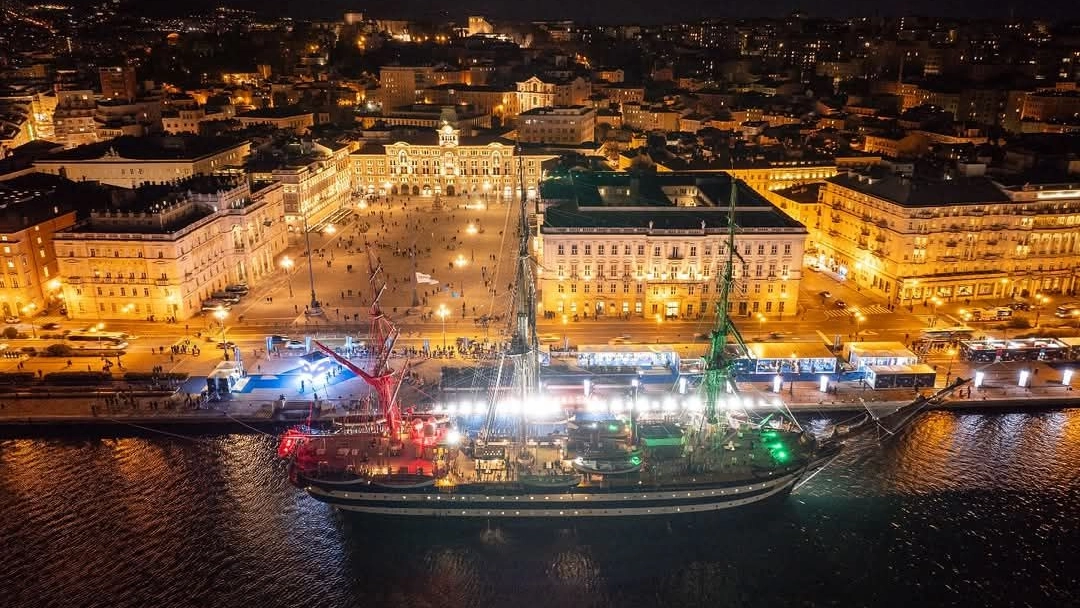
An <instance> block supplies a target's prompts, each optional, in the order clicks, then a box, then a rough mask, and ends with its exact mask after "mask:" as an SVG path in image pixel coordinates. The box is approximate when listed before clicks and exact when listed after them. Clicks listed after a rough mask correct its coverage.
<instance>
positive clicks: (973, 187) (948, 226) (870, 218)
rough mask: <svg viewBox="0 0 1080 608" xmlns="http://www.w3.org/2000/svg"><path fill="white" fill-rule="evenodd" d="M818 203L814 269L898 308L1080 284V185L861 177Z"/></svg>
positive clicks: (842, 181)
mask: <svg viewBox="0 0 1080 608" xmlns="http://www.w3.org/2000/svg"><path fill="white" fill-rule="evenodd" d="M818 206H819V207H820V214H818V215H817V217H818V221H819V225H817V226H814V230H813V235H814V237H815V242H813V243H812V245H811V246H812V247H814V248H815V249H816V250H817V251H816V255H815V256H812V257H816V263H819V264H821V265H823V266H827V267H830V268H832V269H833V270H835V271H837V272H838V273H840V274H841V275H843V276H845V277H847V279H848V280H851V281H854V282H855V283H857V284H858V285H860V286H861V287H862V288H863V289H869V290H871V291H873V292H874V293H876V294H878V295H880V296H883V297H885V298H887V299H888V300H890V301H892V302H894V303H897V304H900V305H908V304H912V303H922V302H924V301H926V300H930V299H931V298H935V297H936V298H940V299H941V300H945V301H948V300H960V301H963V300H968V299H972V300H974V299H990V298H1009V297H1014V296H1031V295H1035V294H1038V293H1074V292H1076V291H1077V289H1078V288H1080V183H1074V184H1039V185H1035V184H1024V185H1022V186H1009V185H1003V184H1001V183H997V182H994V181H992V180H990V179H987V178H985V177H975V178H966V179H954V180H945V181H934V182H930V181H923V180H913V179H911V178H906V177H899V176H895V175H883V174H870V173H863V174H855V173H853V174H846V175H838V176H836V177H833V178H830V179H828V180H826V181H825V183H824V184H823V185H822V186H821V187H820V189H819V195H818Z"/></svg>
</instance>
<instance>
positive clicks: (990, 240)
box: [984, 239, 998, 245]
mask: <svg viewBox="0 0 1080 608" xmlns="http://www.w3.org/2000/svg"><path fill="white" fill-rule="evenodd" d="M984 243H985V244H987V245H997V244H998V240H997V239H989V240H987V241H984Z"/></svg>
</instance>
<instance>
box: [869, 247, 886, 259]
mask: <svg viewBox="0 0 1080 608" xmlns="http://www.w3.org/2000/svg"><path fill="white" fill-rule="evenodd" d="M870 253H872V254H874V257H876V258H878V259H881V260H884V259H886V258H888V257H889V252H888V251H887V250H885V249H875V250H873V251H871V252H870Z"/></svg>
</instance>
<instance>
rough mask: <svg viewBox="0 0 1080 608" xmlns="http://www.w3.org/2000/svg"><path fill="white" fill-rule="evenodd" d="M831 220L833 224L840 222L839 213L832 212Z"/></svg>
mask: <svg viewBox="0 0 1080 608" xmlns="http://www.w3.org/2000/svg"><path fill="white" fill-rule="evenodd" d="M832 221H833V223H834V224H839V223H840V214H839V213H834V214H832Z"/></svg>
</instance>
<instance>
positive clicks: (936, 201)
mask: <svg viewBox="0 0 1080 608" xmlns="http://www.w3.org/2000/svg"><path fill="white" fill-rule="evenodd" d="M825 181H827V182H830V183H833V184H836V185H837V186H841V187H843V188H848V189H851V190H855V191H857V192H862V193H864V194H868V195H870V196H874V197H877V198H881V199H885V200H887V201H891V202H893V203H896V204H898V205H900V206H902V207H940V206H942V205H962V204H979V203H1006V202H1009V200H1010V199H1009V197H1008V196H1006V195H1005V193H1004V192H1002V191H1001V189H1000V188H998V186H996V185H995V184H994V183H993V182H992V181H990V180H989V179H987V178H985V177H971V178H965V179H952V180H937V181H931V180H925V179H910V178H904V177H898V176H895V175H887V174H881V173H877V172H875V173H871V174H865V173H842V174H840V175H837V176H835V177H830V178H829V179H827V180H825Z"/></svg>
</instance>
